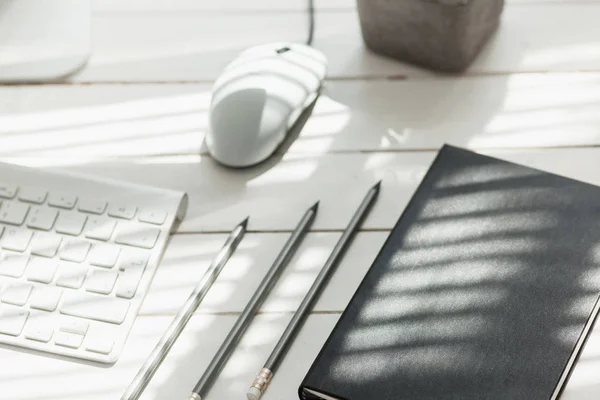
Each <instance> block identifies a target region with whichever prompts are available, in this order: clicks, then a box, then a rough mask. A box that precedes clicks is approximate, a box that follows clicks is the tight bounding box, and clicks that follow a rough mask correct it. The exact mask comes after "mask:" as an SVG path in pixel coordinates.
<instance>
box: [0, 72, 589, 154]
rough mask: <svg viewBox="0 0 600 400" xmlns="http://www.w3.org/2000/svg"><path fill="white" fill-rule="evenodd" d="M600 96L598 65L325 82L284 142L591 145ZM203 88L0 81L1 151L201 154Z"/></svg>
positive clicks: (364, 147)
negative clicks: (590, 69) (584, 69)
mask: <svg viewBox="0 0 600 400" xmlns="http://www.w3.org/2000/svg"><path fill="white" fill-rule="evenodd" d="M557 93H560V95H557ZM598 93H600V73H588V74H574V73H567V74H524V75H514V76H488V77H466V78H449V77H447V78H435V79H415V80H408V81H385V80H382V81H374V80H369V81H354V80H353V81H331V82H328V83H327V85H326V88H325V95H324V96H322V97H321V99H320V100H319V101H318V103H317V105H316V107H315V109H314V110H313V113H312V116H311V118H310V119H309V120H308V122H307V124H306V125H305V126H304V128H303V130H302V132H301V134H300V136H299V138H298V139H297V140H295V141H294V142H293V143H292V144H291V147H289V149H288V150H287V151H289V152H291V153H298V154H313V155H315V154H324V153H331V152H360V151H376V150H383V151H395V150H435V149H438V148H439V147H440V146H441V145H442V144H444V143H447V142H449V143H452V144H455V145H458V146H463V147H469V148H475V149H494V148H503V149H504V148H540V147H562V146H570V147H573V146H596V145H598V144H600V95H598ZM210 94H211V85H210V84H140V85H74V86H65V85H48V86H24V87H16V86H15V87H12V86H8V87H0V155H1V156H21V157H53V158H54V157H56V158H58V157H76V158H85V157H88V158H96V159H97V158H106V157H123V156H147V155H169V154H172V155H177V154H190V155H193V154H199V153H201V152H202V153H204V154H206V148H205V146H204V145H203V142H204V136H205V134H206V131H207V129H208V111H207V110H208V109H209V106H210Z"/></svg>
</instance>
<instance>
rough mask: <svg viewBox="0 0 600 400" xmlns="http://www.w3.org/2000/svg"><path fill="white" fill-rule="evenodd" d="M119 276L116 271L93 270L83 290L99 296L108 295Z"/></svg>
mask: <svg viewBox="0 0 600 400" xmlns="http://www.w3.org/2000/svg"><path fill="white" fill-rule="evenodd" d="M118 276H119V274H118V273H117V271H106V270H94V271H92V273H91V274H90V276H88V278H87V280H86V281H85V290H87V291H88V292H94V293H99V294H110V292H112V290H113V288H114V287H115V282H116V281H117V277H118Z"/></svg>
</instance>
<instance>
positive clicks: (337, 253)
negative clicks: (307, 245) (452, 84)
mask: <svg viewBox="0 0 600 400" xmlns="http://www.w3.org/2000/svg"><path fill="white" fill-rule="evenodd" d="M380 187H381V181H379V182H378V183H377V184H376V185H375V186H373V187H372V188H371V189H370V190H369V191H368V193H367V195H366V196H365V198H364V199H363V201H362V203H361V204H360V206H359V207H358V210H357V211H356V213H355V214H354V216H353V217H352V219H351V220H350V223H349V224H348V226H347V227H346V229H345V230H344V233H343V234H342V237H340V240H338V242H337V244H336V245H335V247H334V248H333V250H332V251H331V254H330V255H329V258H328V259H327V261H326V262H325V265H323V268H322V269H321V272H319V275H318V276H317V278H316V279H315V281H314V283H313V285H312V286H311V288H310V289H309V291H308V293H307V294H306V296H305V297H304V300H302V303H301V304H300V307H298V310H297V311H296V313H295V314H294V316H293V317H292V320H291V321H290V323H289V324H288V326H287V328H286V329H285V331H284V332H283V334H282V335H281V338H280V339H279V342H277V344H276V345H275V348H274V349H273V351H272V352H271V355H270V356H269V358H268V360H267V362H266V363H265V365H264V367H263V368H262V370H261V371H260V373H259V374H258V376H257V377H256V379H255V380H254V382H252V386H250V388H249V389H248V392H247V393H246V396H247V397H248V400H259V399H260V398H261V397H262V395H263V394H264V392H265V391H266V390H267V387H268V386H269V383H270V382H271V379H273V374H274V373H275V370H276V369H277V367H278V366H279V364H280V362H281V360H282V359H283V357H284V356H285V353H286V352H287V350H288V349H289V347H290V345H291V344H292V342H293V341H294V339H295V337H296V335H297V334H298V332H299V331H300V328H301V327H302V324H303V323H304V321H305V320H306V318H307V317H308V314H309V313H310V310H311V309H312V307H313V305H314V303H315V302H316V301H317V299H318V298H319V296H320V294H321V292H322V291H323V289H324V288H325V285H326V284H327V282H328V280H329V278H330V277H331V275H332V273H333V272H334V271H335V269H336V267H337V266H338V264H339V262H340V260H341V259H342V257H343V256H344V254H345V253H346V250H347V249H348V246H349V245H350V243H351V242H352V239H353V238H354V236H355V234H356V232H357V231H358V228H359V227H360V225H361V223H362V221H363V220H364V219H365V217H366V216H367V215H368V213H369V211H370V210H371V208H372V207H373V204H375V200H377V196H378V195H379V189H380ZM196 400H197V399H196Z"/></svg>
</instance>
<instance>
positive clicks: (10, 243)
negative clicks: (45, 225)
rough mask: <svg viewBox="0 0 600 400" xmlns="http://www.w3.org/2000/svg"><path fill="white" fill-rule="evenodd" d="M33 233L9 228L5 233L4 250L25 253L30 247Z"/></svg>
mask: <svg viewBox="0 0 600 400" xmlns="http://www.w3.org/2000/svg"><path fill="white" fill-rule="evenodd" d="M32 236H33V232H31V231H28V230H26V229H20V228H7V229H6V232H4V236H3V241H2V248H3V249H6V250H14V251H21V252H23V251H25V250H27V247H28V246H29V242H30V241H31V237H32Z"/></svg>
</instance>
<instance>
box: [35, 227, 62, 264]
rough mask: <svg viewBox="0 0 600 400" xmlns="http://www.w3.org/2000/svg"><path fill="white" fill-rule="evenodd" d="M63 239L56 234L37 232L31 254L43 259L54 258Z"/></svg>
mask: <svg viewBox="0 0 600 400" xmlns="http://www.w3.org/2000/svg"><path fill="white" fill-rule="evenodd" d="M61 240H62V238H61V237H60V236H58V235H55V234H54V233H47V232H36V233H35V235H33V240H32V242H31V254H34V255H36V256H42V257H50V258H51V257H54V256H55V255H56V252H57V251H58V248H59V247H60V242H61Z"/></svg>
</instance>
